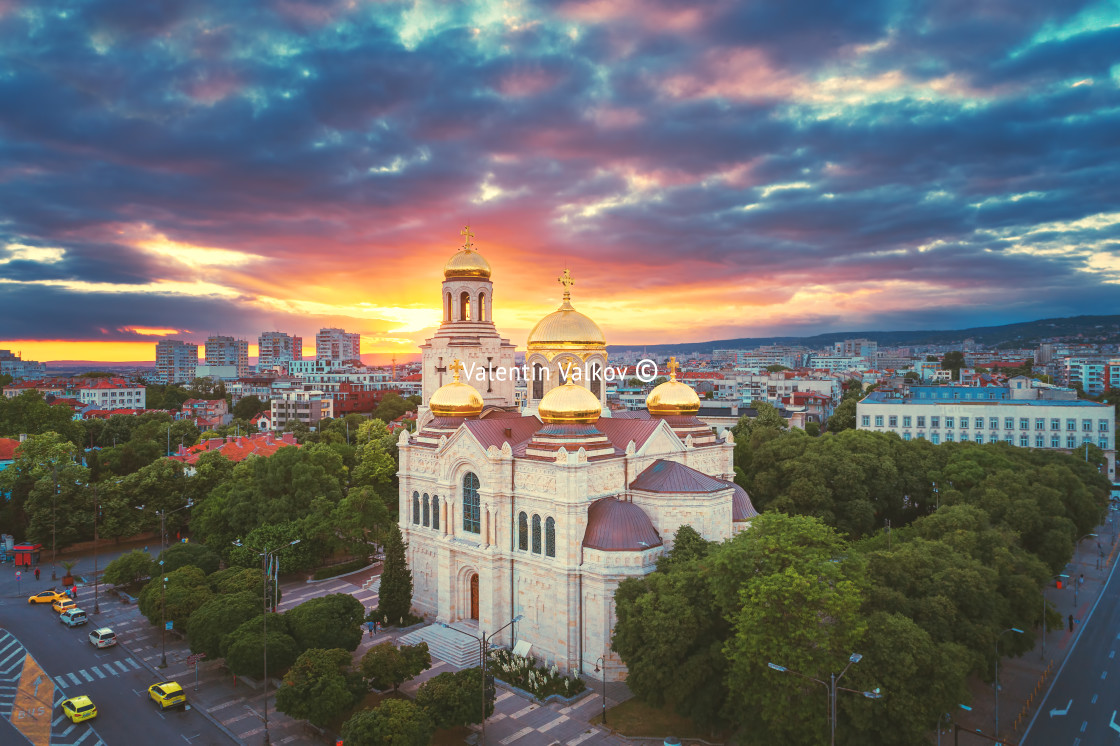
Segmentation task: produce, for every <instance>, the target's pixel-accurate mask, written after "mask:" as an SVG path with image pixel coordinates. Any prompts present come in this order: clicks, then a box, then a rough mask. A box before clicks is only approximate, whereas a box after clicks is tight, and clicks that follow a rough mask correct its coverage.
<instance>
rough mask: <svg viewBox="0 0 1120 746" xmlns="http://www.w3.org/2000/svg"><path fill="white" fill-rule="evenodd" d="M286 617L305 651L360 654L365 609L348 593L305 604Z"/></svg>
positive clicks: (316, 599) (323, 597)
mask: <svg viewBox="0 0 1120 746" xmlns="http://www.w3.org/2000/svg"><path fill="white" fill-rule="evenodd" d="M284 617H285V618H286V620H287V622H288V628H289V630H290V631H291V634H292V637H294V638H295V639H296V642H298V643H299V646H300V649H301V650H307V649H310V648H324V649H330V648H341V649H343V650H356V649H357V647H358V643H360V642H361V641H362V629H361V624H362V619H363V618H364V617H365V607H364V606H362V602H361V601H359V600H358V599H356V598H354V597H353V596H351V595H350V594H348V593H332V594H331V595H329V596H321V597H319V598H313V599H311V600H309V601H304V602H303V603H302V604H300V605H299V606H296V607H295V608H293V609H289V610H288V611H286V612H284Z"/></svg>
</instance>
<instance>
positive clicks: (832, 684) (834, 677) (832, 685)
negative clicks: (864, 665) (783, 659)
mask: <svg viewBox="0 0 1120 746" xmlns="http://www.w3.org/2000/svg"><path fill="white" fill-rule="evenodd" d="M861 660H863V656H862V655H860V654H859V653H852V654H851V655H850V656H848V663H847V665H845V666H844V670H842V671H841V672H840V673H839V674H830V675H829V680H828V681H822V680H820V679H816V678H813V677H812V676H806V675H805V674H803V673H798V672H797V671H791V670H790V669H788V668H786V667H785V666H779V665H778V664H777V663H767V664H766V665H767V666H769V667H770V668H772V669H774V670H775V671H778V672H780V673H788V674H792V675H794V676H800V677H801V678H803V679H808V680H809V681H815V682H817V683H818V684H821V685H823V686H824V687H825V689H827V690H828V710H829V714H828V721H829V733H830V736H829V744H831V746H836V692H837V691H842V692H853V693H855V694H862V695H863V696H864V697H866V698H867V699H882V698H883V694H882V692H881V691H880V690H879V688H878V687H876V688H875V689H872V690H871V691H869V692H861V691H860V690H858V689H845V688H844V687H842V686H836V684H837V683H838V682H839V681H840V679H842V678H843V677H844V674H846V673H847V672H848V669H849V668H851V667H852V664H853V663H859V662H860V661H861Z"/></svg>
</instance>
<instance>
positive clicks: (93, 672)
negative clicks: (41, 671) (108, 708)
mask: <svg viewBox="0 0 1120 746" xmlns="http://www.w3.org/2000/svg"><path fill="white" fill-rule="evenodd" d="M139 670H140V664H139V663H137V662H136V661H134V660H132V658H124V659H122V660H119V661H113V662H112V663H102V664H101V665H99V666H89V667H88V668H80V669H78V670H77V671H74V672H72V673H64V674H60V675H58V676H54V677H52V678H54V681H55V683H56V684H58V685H59V686H60V687H62V688H67V687H71V686H84V685H85V684H89V683H92V682H94V681H97V680H98V679H107V678H109V677H110V676H120V675H121V674H125V673H129V672H130V671H139ZM95 676H96V677H97V678H94V677H95Z"/></svg>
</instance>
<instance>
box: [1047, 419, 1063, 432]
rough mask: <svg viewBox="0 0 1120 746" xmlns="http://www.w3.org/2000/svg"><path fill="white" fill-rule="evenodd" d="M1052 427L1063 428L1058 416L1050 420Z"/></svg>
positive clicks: (1052, 428)
mask: <svg viewBox="0 0 1120 746" xmlns="http://www.w3.org/2000/svg"><path fill="white" fill-rule="evenodd" d="M1050 429H1051V430H1061V429H1062V421H1061V420H1059V419H1058V418H1057V417H1055V418H1054V419H1052V420H1050Z"/></svg>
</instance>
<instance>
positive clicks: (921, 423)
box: [918, 416, 926, 427]
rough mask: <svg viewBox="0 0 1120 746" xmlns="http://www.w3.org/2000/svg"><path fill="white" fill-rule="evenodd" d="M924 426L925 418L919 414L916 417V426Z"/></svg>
mask: <svg viewBox="0 0 1120 746" xmlns="http://www.w3.org/2000/svg"><path fill="white" fill-rule="evenodd" d="M925 426H926V418H925V417H924V416H919V417H918V427H925Z"/></svg>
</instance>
